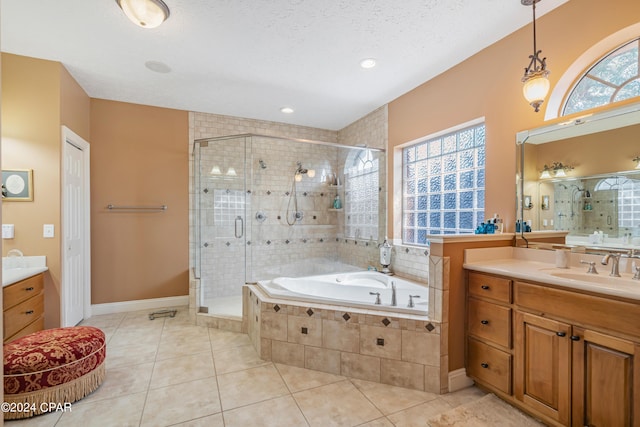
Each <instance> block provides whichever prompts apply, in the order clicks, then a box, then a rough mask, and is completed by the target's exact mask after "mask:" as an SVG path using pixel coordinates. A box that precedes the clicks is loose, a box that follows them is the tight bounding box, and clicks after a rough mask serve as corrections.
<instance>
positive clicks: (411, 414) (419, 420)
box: [387, 398, 451, 427]
mask: <svg viewBox="0 0 640 427" xmlns="http://www.w3.org/2000/svg"><path fill="white" fill-rule="evenodd" d="M450 409H451V405H449V404H448V403H447V402H445V401H444V400H442V399H440V398H437V399H434V400H431V401H429V402H426V403H421V404H420V405H418V406H414V407H412V408H409V409H406V410H404V411H400V412H396V413H395V414H391V415H387V418H389V420H390V421H391V422H392V423H393V425H394V426H396V427H425V420H427V419H429V418H431V417H433V416H436V415H438V414H441V413H443V412H446V411H448V410H450Z"/></svg>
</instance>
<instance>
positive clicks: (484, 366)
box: [480, 363, 489, 369]
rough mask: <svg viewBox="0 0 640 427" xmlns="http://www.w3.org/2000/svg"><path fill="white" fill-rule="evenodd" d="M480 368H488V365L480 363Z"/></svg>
mask: <svg viewBox="0 0 640 427" xmlns="http://www.w3.org/2000/svg"><path fill="white" fill-rule="evenodd" d="M480 366H482V367H483V368H484V369H487V368H488V367H489V364H488V363H481V364H480Z"/></svg>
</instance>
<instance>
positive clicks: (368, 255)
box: [189, 106, 428, 314]
mask: <svg viewBox="0 0 640 427" xmlns="http://www.w3.org/2000/svg"><path fill="white" fill-rule="evenodd" d="M189 117H190V121H191V126H190V136H191V142H190V150H192V149H193V140H195V139H203V138H212V137H218V136H228V135H238V134H248V133H255V134H262V135H274V136H284V137H290V138H301V139H310V140H320V141H326V142H339V143H340V144H343V145H346V146H357V145H366V146H369V147H373V148H386V146H387V108H386V106H385V107H381V108H379V109H378V110H376V111H374V112H372V113H371V114H369V115H367V116H366V117H364V118H362V119H360V120H358V121H356V122H355V123H353V124H352V125H350V126H348V127H347V128H345V129H343V130H341V131H339V132H333V131H328V130H322V129H314V128H308V127H301V126H294V125H287V124H282V123H274V122H266V121H261V120H252V119H242V118H236V117H229V116H220V115H214V114H206V113H190V116H189ZM242 141H243V140H238V144H237V145H235V146H234V145H233V144H231V145H229V144H224V145H221V146H220V147H219V148H216V147H214V146H213V145H212V146H211V148H212V149H210V150H209V151H207V150H203V151H201V153H204V158H203V161H204V162H205V164H206V168H210V167H213V166H214V164H215V165H217V166H218V167H219V168H220V171H221V173H222V174H223V175H224V174H225V173H226V171H227V170H228V168H229V167H230V166H232V167H233V168H234V169H235V170H236V173H237V175H238V176H242V174H243V173H244V167H245V165H244V164H243V161H242V159H243V158H244V145H243V144H242ZM213 144H214V145H215V144H216V143H213ZM250 146H251V151H252V153H251V154H252V155H251V156H248V158H249V162H250V163H248V164H247V165H246V167H247V168H248V169H250V170H252V171H253V172H252V174H253V175H251V176H250V179H249V180H248V181H249V182H251V183H252V184H251V185H250V186H249V187H247V188H244V186H243V183H242V181H241V180H238V179H226V180H225V179H224V178H223V177H218V178H217V180H216V178H214V179H212V180H210V182H209V183H207V184H206V185H203V188H207V189H208V188H209V187H211V188H210V191H211V195H210V197H205V198H203V200H204V202H203V203H206V204H211V206H206V205H205V206H203V207H205V208H207V207H213V208H214V209H213V210H212V211H211V214H210V215H208V216H207V217H205V218H203V225H205V224H208V225H212V224H213V222H214V221H215V215H216V213H215V207H214V205H215V197H216V194H217V195H219V197H218V200H219V202H220V203H223V204H224V203H226V202H227V201H228V200H227V199H231V198H234V199H235V196H237V194H238V193H237V192H238V191H247V190H248V191H251V195H250V197H247V203H248V205H247V208H248V216H247V218H246V221H247V222H249V221H251V223H250V224H249V223H248V224H246V225H247V226H246V227H245V229H246V232H247V233H248V234H247V239H248V240H249V242H250V250H249V251H247V254H248V257H247V259H246V264H247V265H248V266H249V272H250V277H249V279H250V280H251V279H254V280H256V279H260V278H266V277H273V276H274V275H279V272H280V271H282V270H281V267H282V266H283V265H286V264H290V263H291V262H294V261H298V260H310V259H311V260H314V259H320V258H334V259H338V260H340V261H341V262H343V263H347V264H352V265H356V266H359V267H363V268H366V267H368V266H373V267H376V268H380V264H379V262H378V258H379V250H378V242H377V241H375V240H368V239H358V240H355V239H345V238H344V235H343V234H342V233H341V230H342V226H343V224H344V213H343V212H335V211H330V210H329V208H330V207H331V204H332V202H333V198H334V196H335V193H336V191H337V190H336V189H335V188H332V187H328V186H327V184H326V179H325V177H327V176H330V174H331V173H333V172H338V173H339V174H340V173H341V171H342V170H343V167H344V160H345V158H346V155H347V153H348V150H342V149H337V148H335V147H327V146H322V145H311V144H297V143H292V142H290V141H281V140H274V139H271V138H268V139H267V138H259V137H255V136H254V137H251V144H250ZM222 147H224V148H222ZM222 149H224V150H226V151H225V152H224V153H222V154H223V155H224V157H225V158H226V160H227V161H226V162H225V163H224V164H221V163H216V161H217V160H216V158H219V157H220V151H219V150H222ZM259 160H263V162H264V164H265V165H266V168H264V169H263V168H261V167H260V166H259V163H258V162H259ZM297 161H300V162H301V163H302V166H303V167H304V168H307V169H314V170H315V171H316V176H315V177H314V178H309V177H308V176H303V179H302V181H300V182H298V183H297V184H296V186H297V195H298V200H297V202H298V209H299V210H302V211H303V212H304V218H303V220H302V221H300V222H298V223H297V224H296V225H295V226H292V227H289V226H287V225H286V212H287V205H288V204H290V206H289V210H290V211H292V210H293V202H294V200H293V199H291V197H290V193H291V190H292V189H291V185H292V179H293V173H294V170H295V167H296V162H297ZM380 166H381V168H382V174H381V177H380V183H381V188H380V192H381V194H382V195H383V197H382V198H381V200H380V204H379V215H378V217H379V218H380V220H379V230H380V231H379V233H380V236H381V237H383V236H384V233H385V230H386V207H387V203H386V194H387V192H386V189H385V188H384V186H385V184H386V162H385V161H384V160H383V161H381V164H380ZM190 174H191V180H190V184H191V186H193V156H190ZM203 184H205V183H203ZM193 191H194V190H193V188H191V191H190V198H191V200H190V208H191V209H192V211H191V222H190V224H191V230H190V231H191V235H192V236H193V224H194V221H193V220H194V218H195V216H194V215H195V212H194V211H193V208H194V200H193V198H194V192H193ZM227 191H228V192H227ZM287 193H289V195H288V194H287ZM225 194H226V196H224V195H225ZM231 196H233V197H231ZM196 202H197V200H196ZM219 207H220V208H223V207H222V205H220V206H219ZM236 208H237V206H234V207H231V206H230V205H227V211H225V214H223V215H226V216H228V218H225V219H226V220H228V221H227V222H225V223H224V224H225V226H224V227H223V228H222V230H218V231H215V230H213V229H212V230H211V231H209V232H208V233H209V234H208V235H207V233H203V239H202V242H201V245H202V246H203V252H202V263H201V269H202V277H215V278H216V282H217V284H216V286H215V287H211V289H209V287H207V286H206V285H203V286H205V289H207V290H206V297H217V296H224V295H239V294H240V287H241V285H242V283H244V269H245V260H244V259H243V257H242V256H241V255H242V251H243V250H244V248H243V247H242V245H240V241H241V240H240V239H236V238H235V235H234V234H235V214H233V212H231V210H233V209H236ZM258 212H261V213H262V214H264V216H266V220H264V222H260V221H258V220H257V219H256V214H257V213H258ZM221 214H222V211H218V215H221ZM232 214H233V215H232ZM229 215H231V216H229ZM290 221H291V218H290ZM249 225H251V226H249ZM216 233H217V234H216ZM195 244H196V243H195V242H194V241H193V239H192V241H191V245H190V259H191V265H192V266H194V259H195V255H196V252H195ZM204 244H207V246H204ZM426 254H427V253H426V252H425V249H420V248H405V247H395V248H394V252H393V258H392V261H393V263H392V269H393V270H394V271H396V272H397V273H399V274H402V275H405V276H407V277H409V278H413V279H418V280H420V281H423V282H426V280H427V276H428V262H427V261H428V257H427V256H425V255H426ZM213 258H215V259H218V260H220V259H222V262H223V263H224V264H225V267H226V268H225V270H226V271H225V272H221V271H219V270H216V269H215V267H213V263H212V262H211V261H212V260H213ZM190 292H191V293H192V294H195V295H192V298H191V299H190V301H192V313H193V314H195V309H196V307H197V306H199V304H200V301H199V297H200V292H199V291H196V290H195V287H194V286H192V289H191V291H190Z"/></svg>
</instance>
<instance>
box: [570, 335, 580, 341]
mask: <svg viewBox="0 0 640 427" xmlns="http://www.w3.org/2000/svg"><path fill="white" fill-rule="evenodd" d="M570 338H571V341H580V337H579V336H577V335H571V337H570Z"/></svg>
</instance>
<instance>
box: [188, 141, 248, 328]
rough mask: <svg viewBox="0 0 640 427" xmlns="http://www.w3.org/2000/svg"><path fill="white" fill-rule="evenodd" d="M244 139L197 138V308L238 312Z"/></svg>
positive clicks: (243, 268) (243, 259) (243, 263)
mask: <svg viewBox="0 0 640 427" xmlns="http://www.w3.org/2000/svg"><path fill="white" fill-rule="evenodd" d="M248 144H250V139H249V138H248V137H232V138H219V139H210V140H207V141H201V142H200V143H199V144H198V146H197V148H196V149H197V150H199V153H196V166H195V167H197V168H198V169H197V171H196V172H197V178H198V179H199V182H198V183H197V185H196V187H197V191H198V201H199V206H198V207H197V214H198V216H199V227H198V228H199V233H198V234H199V242H197V245H198V248H197V251H199V255H200V256H199V257H198V258H199V270H200V307H199V311H200V312H201V313H209V314H212V315H220V316H232V317H241V316H242V286H243V285H244V283H245V280H246V272H247V244H246V242H247V234H248V233H247V215H246V212H247V211H248V204H249V195H250V193H248V192H247V176H248V175H249V173H248V171H249V170H248V169H247V167H246V166H247V161H246V157H247V156H246V153H247V145H248ZM198 147H199V148H198Z"/></svg>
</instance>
